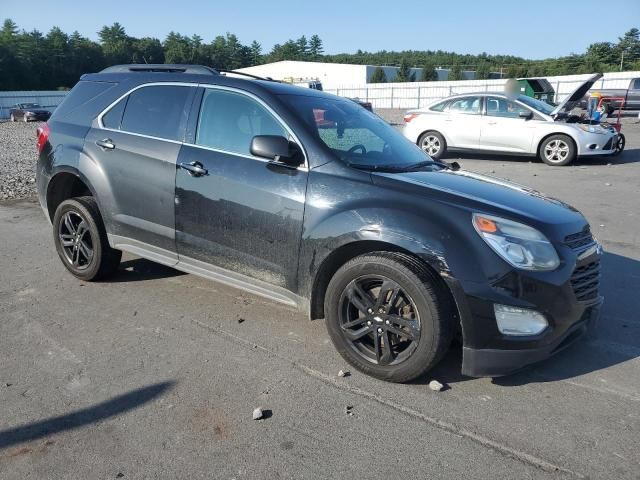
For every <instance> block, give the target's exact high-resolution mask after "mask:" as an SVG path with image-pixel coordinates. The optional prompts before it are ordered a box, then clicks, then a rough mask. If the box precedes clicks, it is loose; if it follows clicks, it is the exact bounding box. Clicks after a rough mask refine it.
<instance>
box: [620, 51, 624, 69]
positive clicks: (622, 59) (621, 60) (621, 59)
mask: <svg viewBox="0 0 640 480" xmlns="http://www.w3.org/2000/svg"><path fill="white" fill-rule="evenodd" d="M623 63H624V48H623V49H622V56H621V57H620V71H622V64H623Z"/></svg>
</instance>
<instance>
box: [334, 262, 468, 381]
mask: <svg viewBox="0 0 640 480" xmlns="http://www.w3.org/2000/svg"><path fill="white" fill-rule="evenodd" d="M371 287H372V288H371ZM376 290H377V293H378V297H377V298H376V297H375V291H376ZM382 291H384V292H385V294H384V295H382V296H381V295H380V293H381V292H382ZM362 292H364V294H362ZM394 292H395V293H394ZM352 300H353V302H355V304H357V305H358V307H356V306H355V304H354V303H352ZM324 309H325V310H324V311H325V317H326V323H327V330H328V332H329V336H330V337H331V340H332V341H333V344H334V346H335V347H336V349H337V350H338V352H339V353H340V355H341V356H342V357H343V358H344V359H345V360H346V361H347V362H348V363H349V364H351V365H352V366H353V367H355V368H356V369H358V370H360V371H361V372H363V373H366V374H367V375H371V376H372V377H376V378H379V379H381V380H385V381H389V382H398V383H401V382H408V381H410V380H414V379H416V378H417V377H420V376H422V375H423V374H425V373H426V372H427V371H428V370H430V369H431V368H433V367H434V366H435V365H436V364H437V363H438V362H439V361H440V359H441V358H442V357H443V355H444V354H445V353H446V351H447V350H448V348H449V345H450V344H451V340H452V338H453V336H454V330H455V328H454V327H455V325H454V322H453V321H452V315H451V309H450V306H449V302H448V301H447V299H446V297H445V295H443V293H442V291H441V290H440V289H439V288H438V287H437V285H436V283H435V281H434V279H433V277H432V275H431V274H430V272H429V271H428V270H427V268H426V267H425V266H423V265H422V264H421V263H420V262H419V261H418V260H416V259H414V258H413V257H411V256H409V255H406V254H403V253H394V252H374V253H370V254H366V255H361V256H359V257H356V258H353V259H352V260H350V261H348V262H347V263H345V264H344V265H343V266H342V267H340V268H339V269H338V271H337V272H336V273H335V275H334V276H333V278H332V279H331V281H330V282H329V286H328V287H327V292H326V295H325V302H324ZM381 309H382V310H381ZM399 334H401V335H399ZM356 337H358V338H356ZM387 345H388V346H389V347H390V348H387V347H386V346H387Z"/></svg>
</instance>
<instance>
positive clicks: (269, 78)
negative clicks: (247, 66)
mask: <svg viewBox="0 0 640 480" xmlns="http://www.w3.org/2000/svg"><path fill="white" fill-rule="evenodd" d="M218 72H219V73H222V74H225V73H227V74H229V73H230V74H232V75H240V76H243V77H249V78H253V79H255V80H266V81H269V82H278V83H282V82H280V81H279V80H274V79H273V78H271V77H259V76H258V75H253V74H251V73H245V72H237V71H235V70H218Z"/></svg>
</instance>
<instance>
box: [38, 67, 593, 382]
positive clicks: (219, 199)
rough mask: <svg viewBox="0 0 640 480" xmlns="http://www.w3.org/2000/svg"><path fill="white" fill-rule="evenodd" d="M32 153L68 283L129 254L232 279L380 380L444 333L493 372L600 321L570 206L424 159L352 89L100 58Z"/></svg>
mask: <svg viewBox="0 0 640 480" xmlns="http://www.w3.org/2000/svg"><path fill="white" fill-rule="evenodd" d="M320 113H321V115H320ZM318 119H321V121H319V120H318ZM37 146H38V150H39V160H38V165H37V188H38V195H39V200H40V203H41V205H42V208H43V210H44V213H45V215H46V217H47V218H48V219H49V221H50V222H51V223H52V226H53V228H52V234H53V242H54V244H55V248H56V250H57V253H58V255H59V257H60V260H61V261H62V264H63V265H64V266H65V267H66V269H67V270H69V271H70V272H71V273H72V274H73V275H75V276H76V277H78V278H79V279H82V280H85V281H91V280H98V279H107V278H109V276H111V275H114V274H116V273H117V270H118V265H119V262H120V257H121V253H122V252H123V251H125V252H130V253H133V254H135V255H137V256H140V257H144V258H147V259H150V260H153V261H155V262H158V263H161V264H164V265H168V266H170V267H173V268H175V269H178V270H181V271H184V272H188V273H193V274H195V275H199V276H202V277H205V278H209V279H211V280H214V281H218V282H222V283H224V284H227V285H231V286H234V287H237V288H239V289H243V290H245V291H247V292H251V293H253V294H256V295H260V296H263V297H266V298H268V299H271V300H273V301H275V302H280V303H283V304H285V305H289V306H291V307H294V308H298V309H300V310H301V311H302V312H305V313H306V315H307V316H308V317H310V318H311V319H320V318H325V320H326V325H327V329H328V333H329V337H330V338H331V340H332V341H333V343H334V345H335V347H336V348H337V350H338V352H340V354H341V355H342V356H343V357H344V358H345V359H346V360H347V361H348V362H349V363H351V364H352V365H353V366H354V367H356V368H357V369H359V370H361V371H363V372H365V373H367V374H369V375H372V376H375V377H377V378H381V379H384V380H388V381H394V382H405V381H409V380H413V379H415V378H417V377H419V376H421V375H423V374H424V373H425V372H427V371H428V370H429V369H430V368H432V367H433V366H434V365H436V364H437V363H438V362H439V361H440V359H441V358H442V357H443V355H444V354H445V352H446V351H447V350H448V349H449V347H450V345H451V343H452V340H454V339H455V338H458V339H459V340H460V341H461V342H462V351H463V355H462V372H463V373H464V374H466V375H471V376H498V375H504V374H507V373H510V372H512V371H514V370H517V369H519V368H521V367H523V366H525V365H528V364H530V363H532V362H536V361H539V360H542V359H544V358H546V357H548V356H550V355H551V354H553V353H555V352H557V351H559V350H561V349H563V348H564V347H566V346H567V345H569V344H571V343H572V342H573V341H574V340H575V339H576V338H578V337H579V336H580V335H581V334H582V333H584V332H585V331H586V330H587V329H588V327H589V326H590V325H591V324H593V322H594V321H595V319H596V318H597V317H598V311H599V306H600V303H601V302H602V297H601V296H600V294H599V290H598V289H599V279H600V273H599V270H600V256H601V248H600V246H599V244H598V243H597V242H596V240H595V239H594V237H593V236H592V235H591V232H590V229H589V223H588V222H587V220H586V219H585V218H584V217H583V216H582V215H581V214H580V213H579V212H578V211H576V210H575V209H574V208H572V207H570V206H569V205H567V204H565V203H563V202H561V201H559V200H555V199H552V198H548V197H546V196H544V195H543V194H541V193H539V192H537V191H534V190H531V189H528V188H526V187H522V186H519V185H515V184H512V183H508V182H505V181H502V180H499V179H496V178H492V177H487V176H482V175H477V174H475V173H472V172H468V171H465V170H462V169H460V168H459V165H457V164H452V165H450V164H448V163H443V162H440V161H437V160H434V159H432V158H430V157H429V156H427V155H426V154H425V153H424V151H423V150H421V149H420V148H418V147H417V146H416V145H414V144H413V143H411V142H409V141H407V140H406V139H405V138H404V137H403V136H402V135H401V134H400V133H399V132H397V131H396V130H395V129H394V128H393V127H391V126H390V125H389V124H388V123H386V122H385V121H383V120H382V119H381V118H379V117H378V116H376V115H375V114H372V113H371V112H368V111H367V110H366V109H364V108H361V107H360V106H359V105H357V104H355V103H354V102H352V101H351V100H349V99H344V98H340V97H337V96H334V95H330V94H327V93H323V92H319V91H315V90H311V89H307V88H300V87H295V86H292V85H286V84H282V83H279V82H274V81H268V80H257V79H254V78H238V76H237V75H229V74H222V73H221V72H218V71H216V70H213V69H210V68H207V67H201V66H184V65H142V66H141V65H125V66H117V67H110V68H108V69H106V70H104V71H102V72H100V73H97V74H88V75H84V76H83V77H82V78H81V80H80V82H79V83H78V84H77V85H76V86H75V87H74V88H73V90H71V92H70V93H69V95H68V96H67V97H66V99H65V100H64V102H63V103H62V104H61V105H60V106H59V107H58V109H57V110H56V111H55V113H54V114H53V116H52V117H51V120H50V121H49V122H48V123H47V124H45V125H43V126H42V127H41V128H40V129H39V131H38V140H37ZM120 275H123V273H122V272H121V273H120ZM130 288H135V286H134V285H132V286H131V287H130ZM176 295H179V292H176ZM202 301H203V302H211V307H212V308H216V307H215V302H216V300H215V297H211V298H209V297H206V296H205V297H203V300H202ZM86 308H91V305H86Z"/></svg>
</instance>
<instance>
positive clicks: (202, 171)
mask: <svg viewBox="0 0 640 480" xmlns="http://www.w3.org/2000/svg"><path fill="white" fill-rule="evenodd" d="M178 166H179V167H180V168H182V169H184V170H186V171H187V172H189V175H191V176H192V177H202V176H203V175H209V170H207V169H206V168H204V167H203V166H202V164H201V163H200V162H191V163H181V164H179V165H178Z"/></svg>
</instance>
